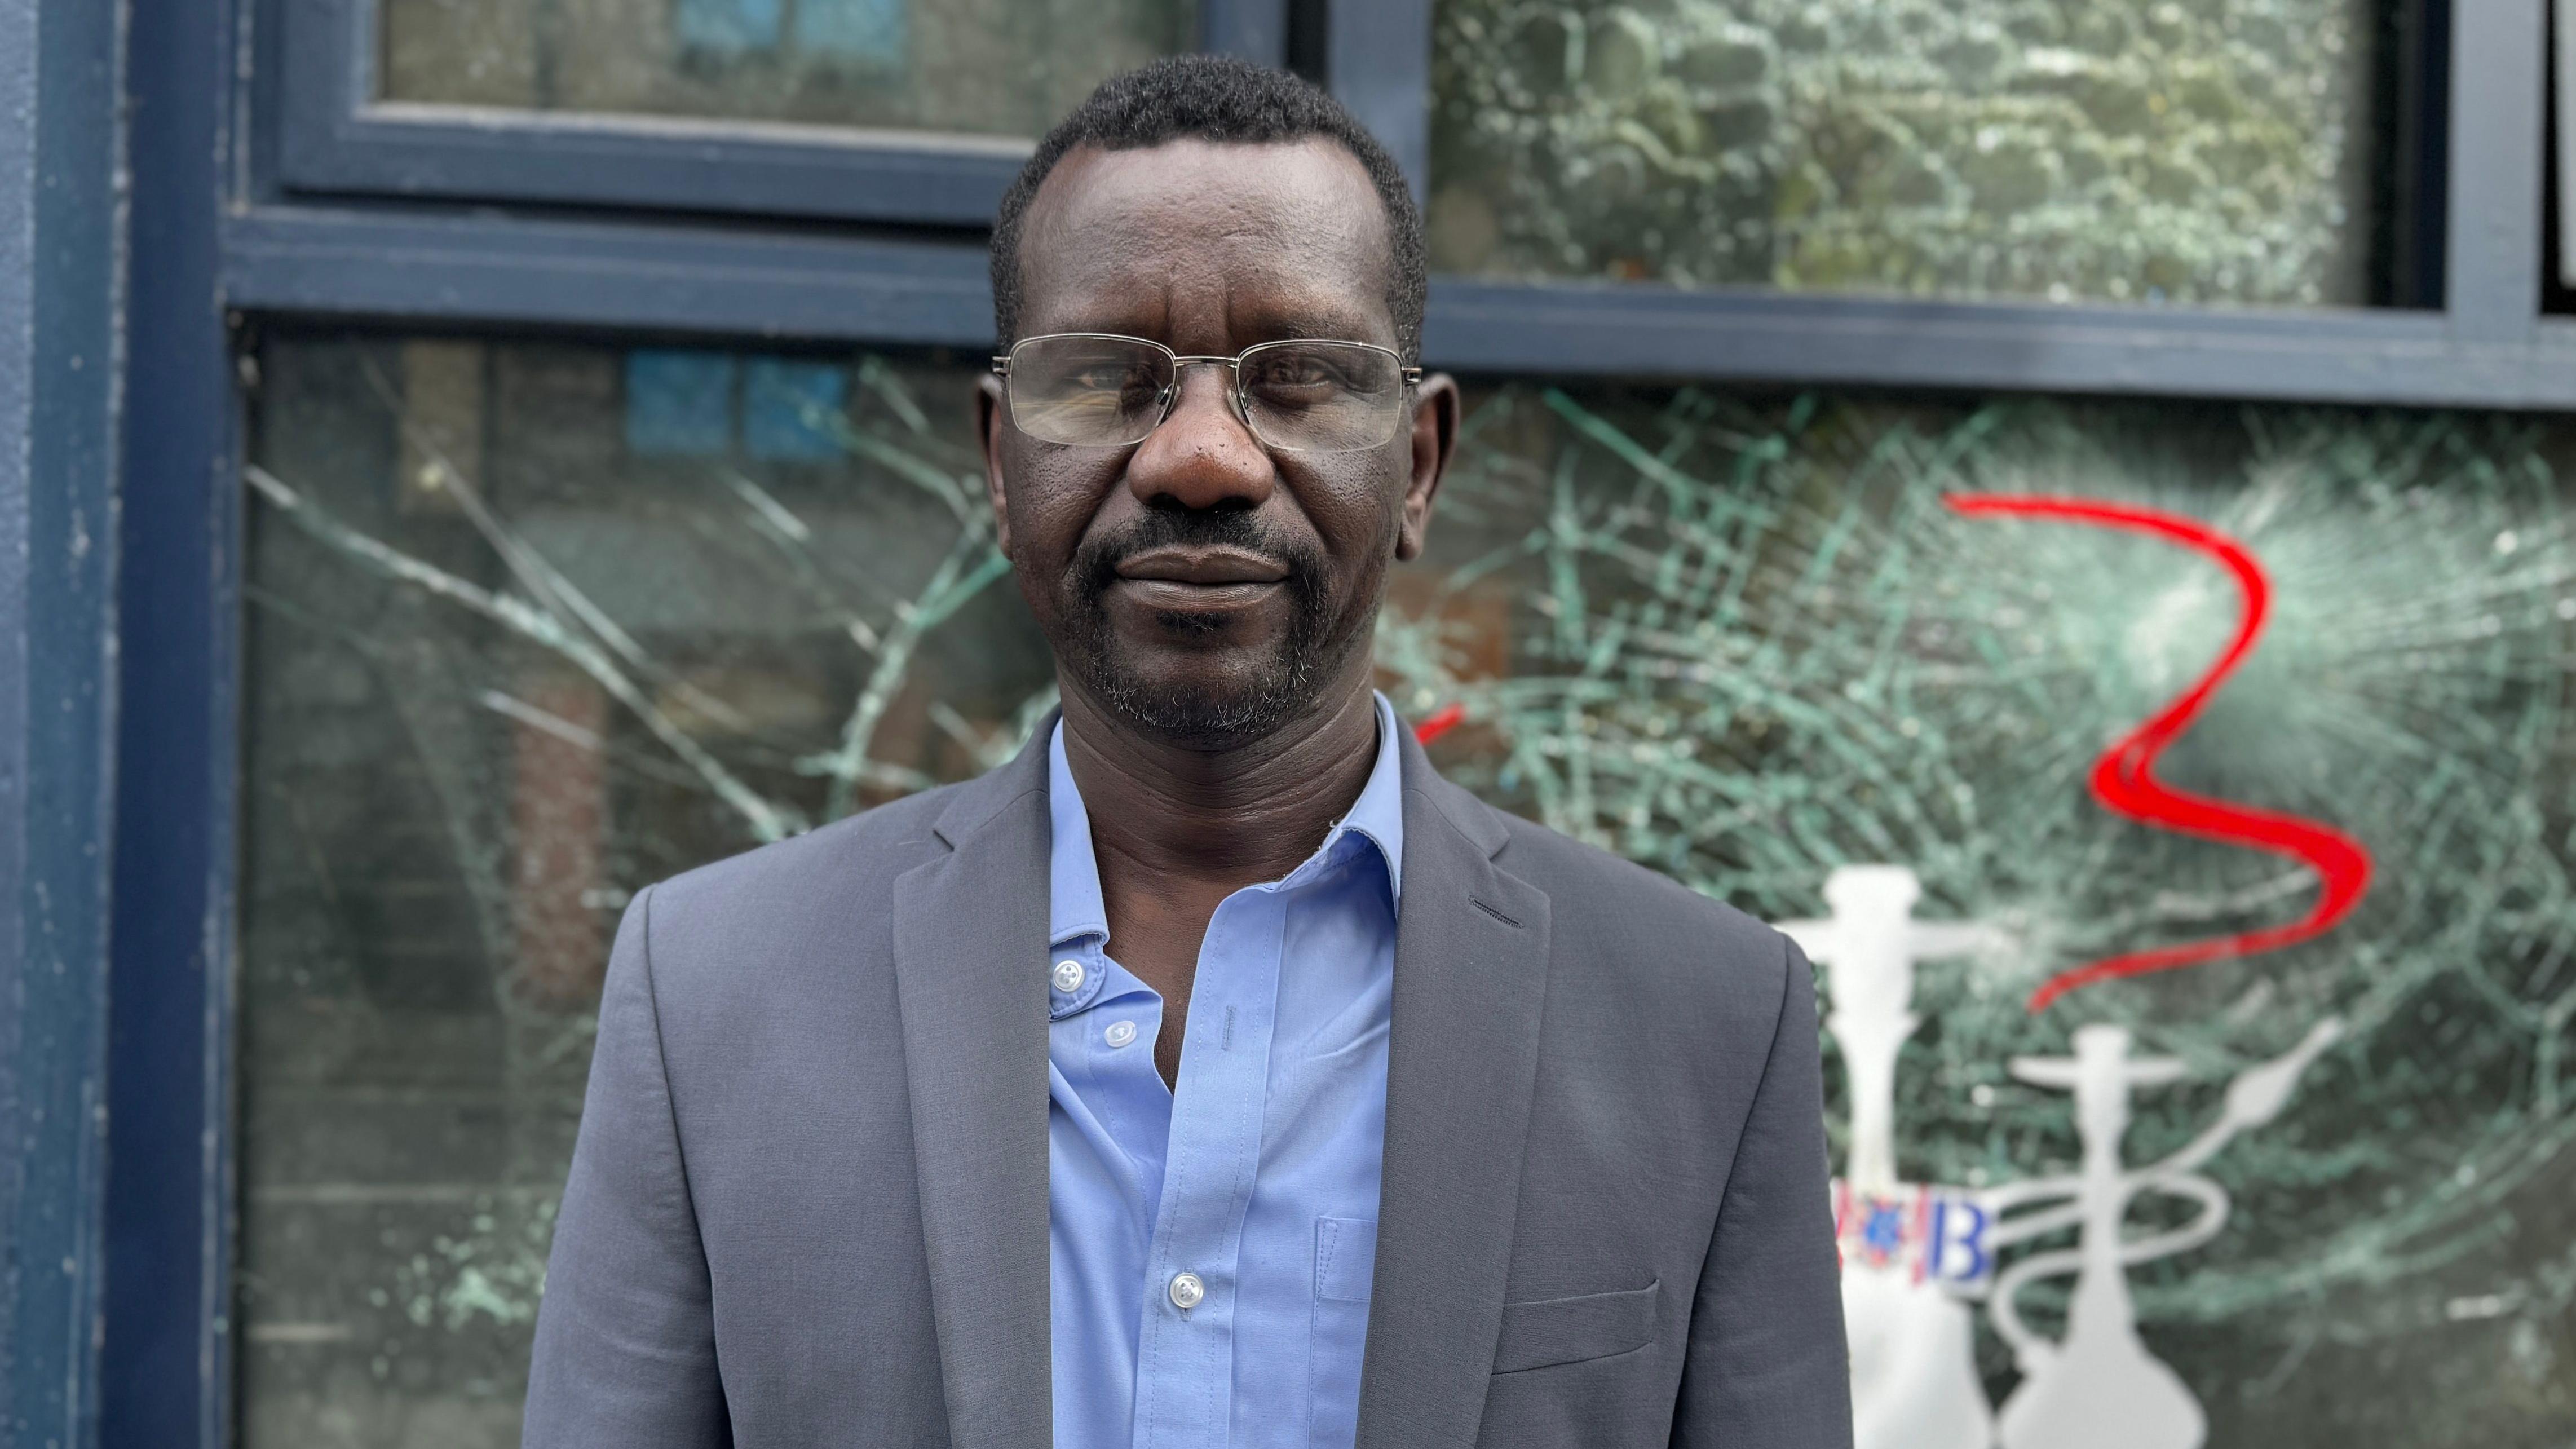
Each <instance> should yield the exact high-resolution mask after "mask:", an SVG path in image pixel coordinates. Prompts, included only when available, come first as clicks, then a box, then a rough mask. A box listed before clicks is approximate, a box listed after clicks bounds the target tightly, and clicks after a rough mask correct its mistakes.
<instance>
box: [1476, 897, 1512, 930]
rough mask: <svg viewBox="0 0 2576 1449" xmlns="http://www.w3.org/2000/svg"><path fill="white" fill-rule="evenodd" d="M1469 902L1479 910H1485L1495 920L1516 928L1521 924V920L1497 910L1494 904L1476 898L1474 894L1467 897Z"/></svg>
mask: <svg viewBox="0 0 2576 1449" xmlns="http://www.w3.org/2000/svg"><path fill="white" fill-rule="evenodd" d="M1467 904H1469V905H1471V906H1474V907H1475V908H1476V909H1477V910H1480V911H1483V912H1484V913H1485V914H1486V915H1489V916H1491V917H1493V918H1494V919H1495V920H1497V921H1500V922H1502V923H1503V924H1504V925H1506V926H1511V927H1513V928H1515V929H1517V928H1518V927H1519V926H1520V922H1518V921H1515V920H1513V919H1512V918H1511V917H1509V916H1507V915H1504V914H1503V913H1502V912H1500V911H1498V910H1495V909H1494V908H1493V907H1492V906H1489V905H1486V904H1485V903H1484V902H1483V901H1480V900H1478V899H1476V898H1475V897H1474V896H1469V897H1467Z"/></svg>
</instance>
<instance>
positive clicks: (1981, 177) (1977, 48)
mask: <svg viewBox="0 0 2576 1449" xmlns="http://www.w3.org/2000/svg"><path fill="white" fill-rule="evenodd" d="M2386 10H2387V7H2386V6H2384V5H2382V4H2380V3H2378V0H2260V3H2253V4H2208V3H2165V4H2153V5H2150V4H2107V5H2106V4H2060V3H2054V0H1973V3H1957V0H1636V3H1615V0H1574V3H1567V0H1441V3H1440V4H1439V5H1438V6H1437V7H1436V10H1435V15H1436V31H1435V38H1434V40H1433V44H1432V56H1433V60H1432V67H1433V121H1432V158H1431V173H1432V176H1431V204H1430V213H1429V227H1430V243H1431V258H1432V265H1433V266H1434V267H1436V268H1438V269H1440V270H1442V271H1449V272H1462V273H1468V274H1472V275H1477V276H1491V277H1608V278H1615V279H1619V280H1623V281H1636V280H1650V281H1658V282H1666V283H1672V284H1676V285H1681V286H1714V285H1724V284H1738V285H1767V286H1776V287H1781V288H1786V289H1790V290H1795V291H1860V292H1886V293H1900V294H1938V295H1945V296H2017V297H2044V298H2050V299H2053V300H2059V301H2065V300H2074V299H2087V298H2107V299H2113V300H2121V301H2174V302H2242V303H2271V304H2292V305H2311V304H2357V303H2361V302H2363V301H2366V300H2367V294H2368V291H2369V277H2368V257H2367V251H2368V244H2369V242H2370V240H2371V231H2372V218H2373V216H2374V214H2375V212H2376V211H2377V209H2378V208H2379V207H2380V205H2381V203H2380V199H2379V198H2378V196H2377V195H2376V192H2377V190H2378V189H2379V183H2378V178H2377V176H2376V173H2377V172H2378V171H2380V170H2382V169H2384V168H2383V167H2382V166H2380V165H2379V163H2378V162H2377V161H2376V160H2375V158H2374V149H2375V140H2374V135H2373V129H2374V128H2373V126H2372V121H2371V118H2372V116H2373V115H2374V114H2375V110H2374V108H2375V107H2376V108H2377V109H2380V110H2384V109H2386V108H2387V106H2388V102H2387V101H2386V100H2385V99H2384V98H2375V97H2374V87H2375V86H2377V85H2379V84H2381V61H2380V57H2381V55H2382V53H2383V51H2384V50H2385V49H2386V48H2387V47H2386V44H2385V42H2384V40H2383V31H2384V29H2385V28H2386V25H2387V23H2388V22H2387V18H2386V13H2385V12H2386Z"/></svg>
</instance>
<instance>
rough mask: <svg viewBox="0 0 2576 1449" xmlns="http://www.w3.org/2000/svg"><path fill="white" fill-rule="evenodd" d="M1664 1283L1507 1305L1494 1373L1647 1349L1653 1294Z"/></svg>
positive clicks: (1652, 1328) (1650, 1338)
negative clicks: (1615, 1291) (1613, 1291)
mask: <svg viewBox="0 0 2576 1449" xmlns="http://www.w3.org/2000/svg"><path fill="white" fill-rule="evenodd" d="M1662 1286H1663V1285H1662V1280H1660V1279H1658V1280H1656V1281H1655V1282H1652V1283H1649V1284H1647V1285H1646V1286H1645V1287H1643V1288H1630V1289H1626V1290H1624V1291H1621V1292H1617V1293H1585V1294H1580V1295H1578V1296H1576V1297H1572V1298H1537V1299H1531V1300H1528V1301H1526V1302H1521V1303H1506V1304H1504V1305H1503V1326H1502V1334H1501V1336H1500V1337H1499V1338H1498V1339H1497V1340H1496V1342H1495V1344H1494V1372H1496V1373H1498V1374H1508V1373H1519V1372H1521V1371H1522V1370H1524V1369H1541V1368H1550V1367H1553V1366H1555V1365H1557V1364H1568V1363H1582V1362H1584V1361H1585V1360H1588V1359H1596V1358H1608V1357H1610V1356H1611V1355H1613V1354H1621V1353H1628V1352H1631V1351H1633V1350H1635V1349H1640V1348H1643V1347H1645V1346H1646V1345H1647V1344H1649V1343H1652V1342H1653V1341H1654V1338H1655V1293H1656V1290H1657V1289H1658V1288H1660V1287H1662Z"/></svg>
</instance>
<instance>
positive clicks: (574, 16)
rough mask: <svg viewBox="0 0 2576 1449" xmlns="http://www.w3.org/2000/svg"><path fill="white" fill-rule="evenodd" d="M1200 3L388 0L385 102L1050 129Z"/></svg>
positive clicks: (1178, 31) (1190, 35)
mask: <svg viewBox="0 0 2576 1449" xmlns="http://www.w3.org/2000/svg"><path fill="white" fill-rule="evenodd" d="M1197 10H1198V7H1197V6H1196V5H1195V4H1191V3H1188V0H1102V3H1094V4H1076V3H1073V0H941V3H939V4H936V5H916V4H914V3H912V0H379V6H378V18H377V26H378V33H377V48H378V55H379V62H378V76H379V92H380V94H379V97H378V98H379V99H381V100H387V101H414V102H427V103H432V104H442V105H472V106H505V107H512V108H520V109H536V110H550V111H551V110H560V111H583V112H607V113H625V114H632V115H650V116H686V117H696V118H702V119H710V120H738V121H794V122H805V123H811V124H817V125H830V126H856V127H871V128H889V129H899V130H922V131H944V132H953V133H963V134H970V135H992V136H1036V135H1038V134H1040V133H1042V132H1043V131H1045V130H1046V128H1047V127H1048V126H1050V125H1052V124H1054V123H1055V121H1056V120H1057V118H1059V117H1061V116H1062V115H1064V114H1065V113H1066V112H1067V111H1069V110H1071V109H1072V108H1073V107H1074V105H1075V104H1076V103H1077V102H1079V101H1080V100H1081V99H1082V98H1083V97H1084V96H1085V95H1087V94H1089V93H1090V91H1091V88H1092V87H1093V86H1095V85H1097V84H1099V83H1100V82H1101V81H1103V80H1106V79H1107V78H1109V77H1110V76H1112V75H1115V74H1117V73H1118V72H1120V71H1123V70H1127V69H1129V68H1131V67H1133V66H1136V65H1140V64H1142V63H1144V62H1145V61H1148V60H1151V59H1153V58H1154V57H1156V56H1160V55H1169V54H1173V53H1176V52H1178V51H1182V50H1186V49H1189V48H1190V46H1191V45H1192V44H1193V43H1194V42H1195V37H1196V33H1197Z"/></svg>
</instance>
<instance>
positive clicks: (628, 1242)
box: [522, 889, 731, 1449]
mask: <svg viewBox="0 0 2576 1449" xmlns="http://www.w3.org/2000/svg"><path fill="white" fill-rule="evenodd" d="M652 899H653V892H652V891H651V890H650V889H647V890H645V891H644V892H643V893H642V894H640V895H638V896H637V897H636V898H635V900H634V902H633V903H632V904H631V905H629V906H628V907H627V909H626V917H625V920H624V921H623V923H621V924H620V925H619V926H618V928H617V946H616V949H615V950H614V951H613V952H612V953H611V954H610V957H609V964H608V984H607V988H606V990H605V992H604V993H603V994H602V996H601V998H600V1003H599V1037H598V1043H597V1046H596V1049H595V1052H594V1055H593V1056H592V1058H591V1064H590V1089H589V1092H588V1095H587V1096H586V1097H585V1098H584V1100H583V1103H582V1111H581V1131H580V1135H579V1137H578V1138H577V1139H576V1140H575V1143H574V1146H573V1154H572V1176H571V1180H570V1181H569V1182H568V1183H566V1185H565V1187H564V1196H563V1207H562V1210H561V1211H560V1212H559V1213H558V1214H557V1215H556V1218H555V1237H554V1249H553V1252H552V1254H551V1256H550V1257H549V1258H548V1259H547V1262H546V1283H545V1296H544V1299H543V1301H542V1302H541V1304H540V1305H539V1308H538V1311H537V1334H536V1350H535V1355H534V1358H533V1360H532V1361H531V1363H530V1365H529V1373H528V1406H527V1417H526V1421H525V1428H524V1430H523V1438H522V1443H523V1444H524V1445H525V1446H526V1449H593V1446H596V1449H716V1446H718V1445H721V1444H724V1443H725V1442H726V1441H727V1440H728V1439H729V1438H730V1437H731V1436H730V1435H729V1433H728V1432H727V1428H726V1420H725V1405H724V1391H723V1388H722V1386H721V1385H720V1384H719V1383H718V1381H717V1377H716V1352H715V1323H714V1315H713V1309H712V1305H711V1299H710V1292H709V1286H708V1279H707V1262H706V1255H705V1252H704V1251H703V1249H702V1248H701V1247H700V1245H699V1239H698V1222H697V1213H696V1210H695V1208H693V1207H692V1206H691V1204H690V1200H689V1184H688V1178H687V1175H686V1173H685V1172H684V1171H683V1168H682V1162H681V1156H680V1138H679V1128H678V1122H677V1118H676V1115H675V1114H674V1112H673V1109H672V1104H671V1086H670V1080H669V1076H668V1074H667V1072H666V1070H665V1065H664V1061H663V1055H662V1029H661V1020H660V1016H659V1013H658V1010H657V1008H656V1006H655V1004H654V995H653V958H652V947H651V936H652V930H651V919H652Z"/></svg>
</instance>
